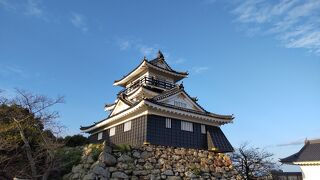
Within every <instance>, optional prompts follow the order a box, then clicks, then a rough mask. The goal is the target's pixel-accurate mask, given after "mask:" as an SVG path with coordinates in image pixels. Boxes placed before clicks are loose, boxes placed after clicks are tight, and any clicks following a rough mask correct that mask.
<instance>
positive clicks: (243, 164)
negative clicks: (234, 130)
mask: <svg viewBox="0 0 320 180" xmlns="http://www.w3.org/2000/svg"><path fill="white" fill-rule="evenodd" d="M272 156H273V154H271V153H269V152H266V151H265V150H263V149H260V148H255V147H248V143H244V144H242V145H240V147H239V148H238V149H236V151H235V152H234V153H233V154H232V156H231V159H232V161H233V165H234V168H235V169H236V170H237V171H238V173H239V174H240V175H241V176H242V179H246V180H254V179H257V178H258V177H265V176H267V175H269V174H270V171H271V170H273V169H276V168H277V166H276V163H275V162H273V160H272Z"/></svg>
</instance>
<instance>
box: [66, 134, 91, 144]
mask: <svg viewBox="0 0 320 180" xmlns="http://www.w3.org/2000/svg"><path fill="white" fill-rule="evenodd" d="M64 141H65V145H66V146H68V147H76V146H83V145H86V144H88V143H89V141H88V138H87V137H84V136H83V135H81V134H75V135H73V136H66V137H65V138H64Z"/></svg>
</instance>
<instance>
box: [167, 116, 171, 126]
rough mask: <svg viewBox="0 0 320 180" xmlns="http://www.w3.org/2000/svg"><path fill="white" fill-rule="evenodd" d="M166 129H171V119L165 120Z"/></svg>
mask: <svg viewBox="0 0 320 180" xmlns="http://www.w3.org/2000/svg"><path fill="white" fill-rule="evenodd" d="M166 128H171V118H166Z"/></svg>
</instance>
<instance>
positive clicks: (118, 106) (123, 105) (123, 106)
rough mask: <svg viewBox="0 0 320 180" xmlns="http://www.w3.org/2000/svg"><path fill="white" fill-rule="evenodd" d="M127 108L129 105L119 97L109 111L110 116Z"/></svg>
mask: <svg viewBox="0 0 320 180" xmlns="http://www.w3.org/2000/svg"><path fill="white" fill-rule="evenodd" d="M128 108H130V106H129V105H128V104H126V103H125V102H123V101H122V100H120V99H119V100H118V102H117V103H116V105H115V107H114V109H113V111H112V112H111V114H110V116H113V115H115V114H117V113H119V112H121V111H123V110H126V109H128Z"/></svg>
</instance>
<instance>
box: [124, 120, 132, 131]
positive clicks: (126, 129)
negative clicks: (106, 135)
mask: <svg viewBox="0 0 320 180" xmlns="http://www.w3.org/2000/svg"><path fill="white" fill-rule="evenodd" d="M129 130H131V121H128V122H125V123H124V128H123V131H124V132H126V131H129Z"/></svg>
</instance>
